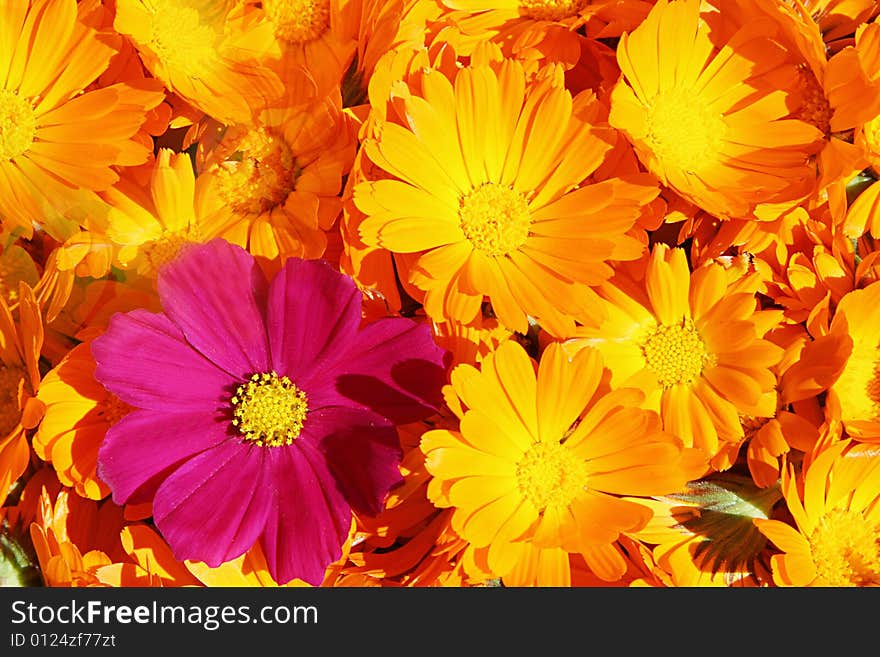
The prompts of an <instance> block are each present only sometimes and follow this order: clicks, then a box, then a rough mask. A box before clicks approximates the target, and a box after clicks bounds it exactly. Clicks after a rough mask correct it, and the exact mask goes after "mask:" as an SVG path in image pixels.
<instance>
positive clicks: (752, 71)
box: [609, 0, 824, 218]
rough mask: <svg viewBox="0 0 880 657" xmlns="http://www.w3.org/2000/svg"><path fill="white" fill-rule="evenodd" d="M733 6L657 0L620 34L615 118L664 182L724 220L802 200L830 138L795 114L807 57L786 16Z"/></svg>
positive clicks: (697, 0)
mask: <svg viewBox="0 0 880 657" xmlns="http://www.w3.org/2000/svg"><path fill="white" fill-rule="evenodd" d="M728 5H731V8H730V9H727V6H728ZM735 6H736V3H735V2H730V3H705V2H702V3H701V2H700V0H673V1H672V2H668V1H667V0H658V2H656V4H655V5H654V7H653V8H652V9H651V12H650V13H649V15H648V16H647V18H646V19H645V20H644V22H642V23H641V24H640V25H639V27H637V28H636V29H635V30H633V31H632V32H630V33H629V34H624V35H623V36H622V37H621V39H620V43H619V45H618V47H617V61H618V63H619V64H620V68H621V70H622V72H623V75H622V77H621V79H620V80H619V81H618V83H617V84H616V85H615V87H614V90H613V92H612V96H611V114H610V118H609V121H610V123H611V125H613V126H614V127H616V128H618V129H620V130H621V131H623V133H624V134H625V135H626V136H627V138H628V139H629V140H630V142H632V144H633V147H634V148H635V150H636V153H637V154H638V156H639V159H640V160H641V161H642V162H643V163H644V165H645V166H646V167H647V168H648V169H649V170H650V171H651V172H653V173H654V174H656V175H657V176H658V177H659V178H660V179H661V180H662V181H663V183H664V184H666V185H668V186H670V187H672V188H673V189H674V190H675V191H677V192H678V193H679V194H681V195H682V196H684V197H685V198H687V199H689V200H691V201H692V202H693V203H695V204H696V205H698V206H700V207H701V208H703V209H704V210H706V211H708V212H710V213H712V214H714V215H716V216H718V217H722V218H728V217H746V216H754V214H755V211H756V208H757V207H758V206H759V205H764V204H767V205H775V204H780V203H781V204H785V203H787V204H789V205H795V204H796V203H798V202H800V200H801V199H803V198H805V197H806V196H807V195H809V194H810V193H812V191H813V189H814V186H815V182H816V167H815V163H814V162H813V158H814V156H815V154H816V153H818V151H819V150H820V149H821V148H822V146H823V143H824V135H823V133H822V132H821V131H820V130H818V129H817V128H816V127H815V126H813V125H811V124H810V123H807V122H805V121H802V120H799V119H797V118H794V117H793V111H792V110H793V109H795V110H796V109H797V105H798V103H799V101H800V95H799V89H798V86H797V85H798V84H799V80H800V75H799V71H800V69H799V68H798V67H799V65H800V64H801V63H802V62H801V61H800V60H799V58H798V57H796V56H795V55H794V54H792V53H791V52H789V51H788V50H787V49H786V48H785V47H784V46H783V44H782V43H781V42H780V34H781V27H780V25H779V24H778V21H773V20H751V21H749V20H744V21H743V22H742V23H736V21H730V22H728V21H726V20H725V19H726V18H727V17H728V16H729V15H732V16H734V17H735V13H734V12H732V11H731V9H735ZM718 9H721V11H718ZM731 23H734V24H733V25H731Z"/></svg>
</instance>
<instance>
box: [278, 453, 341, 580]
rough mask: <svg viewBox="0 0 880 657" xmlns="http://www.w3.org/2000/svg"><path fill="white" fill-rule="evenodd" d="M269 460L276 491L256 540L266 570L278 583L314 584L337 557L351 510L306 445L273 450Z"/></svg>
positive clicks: (330, 475)
mask: <svg viewBox="0 0 880 657" xmlns="http://www.w3.org/2000/svg"><path fill="white" fill-rule="evenodd" d="M269 458H270V459H271V460H272V462H273V466H272V476H273V479H272V483H273V486H274V488H275V489H276V490H277V497H276V498H275V502H274V504H275V508H274V509H273V510H272V512H271V513H270V514H269V517H268V518H267V521H266V529H265V532H264V533H263V536H262V545H263V552H264V553H265V555H266V563H267V565H268V566H269V572H270V573H271V575H272V577H273V578H274V579H275V581H276V582H278V583H279V584H286V583H287V582H289V581H290V580H292V579H294V578H299V579H301V580H303V581H304V582H307V583H308V584H311V585H313V586H318V585H320V584H321V582H322V581H323V579H324V572H325V570H326V569H327V566H329V565H330V564H331V563H333V562H334V561H336V560H337V559H339V557H341V556H342V545H343V544H344V543H345V540H346V538H347V537H348V532H349V530H350V528H351V508H350V507H349V505H348V504H347V503H346V501H345V499H344V498H343V496H342V493H341V492H340V491H339V490H338V489H337V487H336V482H335V479H334V477H333V475H332V474H331V473H330V470H329V469H328V467H327V463H326V462H325V461H324V457H323V456H321V455H320V454H319V453H318V452H317V450H316V449H315V447H314V446H313V445H311V444H310V442H309V441H307V440H302V438H300V439H299V440H298V441H297V442H296V443H295V444H294V445H292V446H291V447H290V448H277V449H273V450H271V452H270V453H269Z"/></svg>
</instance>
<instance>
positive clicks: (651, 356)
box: [642, 320, 710, 388]
mask: <svg viewBox="0 0 880 657" xmlns="http://www.w3.org/2000/svg"><path fill="white" fill-rule="evenodd" d="M642 353H643V355H644V357H645V363H646V364H647V365H648V367H650V368H651V369H652V370H653V371H654V373H655V374H656V375H657V380H658V381H659V382H660V385H662V386H663V387H664V388H670V387H672V386H674V385H677V384H680V383H685V384H686V383H692V382H693V381H694V380H695V379H696V378H697V377H698V376H700V374H701V373H702V371H703V368H704V367H705V366H706V364H707V363H708V362H709V360H710V357H709V354H708V353H707V351H706V345H705V343H704V342H703V339H702V338H701V337H700V334H699V333H698V332H697V329H696V327H694V324H693V322H692V321H690V320H683V321H682V322H681V323H680V324H671V325H669V326H666V325H660V326H658V327H657V328H655V329H654V330H652V331H651V332H650V333H649V334H648V337H647V339H646V340H645V342H644V344H643V345H642Z"/></svg>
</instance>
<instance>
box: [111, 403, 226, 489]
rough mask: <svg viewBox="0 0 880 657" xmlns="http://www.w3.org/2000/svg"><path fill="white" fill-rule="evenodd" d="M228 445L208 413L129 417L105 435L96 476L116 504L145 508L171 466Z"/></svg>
mask: <svg viewBox="0 0 880 657" xmlns="http://www.w3.org/2000/svg"><path fill="white" fill-rule="evenodd" d="M225 440H228V436H227V434H226V426H225V425H224V424H223V423H220V422H217V421H216V420H215V419H214V418H213V417H212V413H211V411H210V410H206V411H204V412H201V413H198V412H193V411H185V412H179V413H168V412H165V413H157V412H155V411H142V410H136V411H132V412H131V413H129V414H128V415H126V416H125V417H123V418H122V419H121V420H119V421H118V422H117V423H116V424H114V425H113V426H112V427H110V429H108V430H107V434H106V435H105V436H104V441H103V442H102V443H101V447H100V449H99V451H98V476H99V477H100V478H101V479H102V480H103V481H105V482H106V483H107V485H108V486H109V487H110V490H111V491H112V492H113V501H114V502H115V503H116V504H125V503H139V502H149V501H150V500H151V499H152V498H153V495H154V493H155V492H156V489H157V488H158V487H159V484H161V483H162V481H163V480H164V479H165V477H167V476H168V475H169V474H170V473H171V472H172V471H173V470H174V468H175V467H176V466H178V465H180V463H182V462H183V461H185V460H186V459H188V458H191V457H193V456H194V455H196V454H198V453H199V452H202V451H204V450H206V449H210V448H212V447H214V446H216V445H219V444H220V443H222V442H223V441H225Z"/></svg>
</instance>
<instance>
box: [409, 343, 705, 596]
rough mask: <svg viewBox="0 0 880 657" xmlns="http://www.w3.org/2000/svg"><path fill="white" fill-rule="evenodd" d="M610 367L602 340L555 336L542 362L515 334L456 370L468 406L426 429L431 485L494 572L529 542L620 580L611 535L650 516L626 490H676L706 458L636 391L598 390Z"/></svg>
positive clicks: (514, 558)
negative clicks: (665, 426) (568, 346)
mask: <svg viewBox="0 0 880 657" xmlns="http://www.w3.org/2000/svg"><path fill="white" fill-rule="evenodd" d="M604 372H605V370H604V367H603V365H602V357H601V355H600V354H599V352H598V351H597V350H594V349H584V350H582V351H579V352H578V353H577V354H576V355H575V356H574V357H573V358H572V359H571V360H569V358H568V356H567V355H566V352H565V350H564V349H563V347H562V346H561V345H559V344H558V343H552V344H550V345H548V346H547V348H546V349H545V351H544V352H543V354H542V355H541V358H540V363H539V364H538V365H537V367H536V365H535V362H534V361H533V360H532V359H530V358H529V356H528V354H527V353H526V352H525V350H524V349H523V348H522V347H521V346H520V345H519V344H518V343H516V342H513V341H508V342H505V343H504V344H502V345H500V346H499V347H498V349H497V350H496V351H494V352H493V353H491V354H489V355H487V356H486V357H484V358H483V360H482V362H481V368H480V370H479V371H478V370H476V368H474V367H473V366H471V365H467V364H462V365H458V366H457V367H456V368H455V369H454V370H453V371H452V385H453V387H454V389H455V393H456V395H458V397H459V398H460V399H461V401H462V403H463V405H464V406H465V408H466V410H465V412H464V414H463V416H462V419H461V424H460V427H459V429H458V430H454V431H453V430H443V429H439V430H433V431H428V432H426V433H425V434H424V435H423V436H422V440H421V447H422V451H423V452H425V455H426V461H425V463H426V467H427V469H428V471H429V472H430V473H431V475H432V477H433V479H432V480H431V482H430V484H429V488H428V496H429V498H430V499H431V500H432V501H433V502H434V504H436V505H437V506H440V507H451V508H453V514H452V528H453V529H454V530H455V531H456V532H457V533H458V534H459V535H460V536H461V537H462V538H464V539H466V540H467V541H468V542H470V543H471V544H472V545H473V546H474V547H476V548H484V547H488V549H489V553H488V565H489V568H490V569H491V571H492V572H499V571H502V572H503V571H504V570H506V567H505V566H504V565H503V564H508V565H512V564H514V563H516V562H517V560H518V558H519V557H517V556H515V555H516V554H518V552H519V551H520V550H528V549H532V548H530V547H527V546H523V543H532V544H534V548H535V549H544V548H546V549H549V550H551V551H555V553H556V554H557V557H558V558H563V557H564V559H565V561H566V563H567V556H568V555H567V553H569V552H571V553H579V554H581V555H582V556H583V557H584V559H585V560H586V562H587V564H588V565H589V566H590V567H591V568H594V569H595V571H596V572H597V574H599V575H600V577H602V576H604V578H605V579H606V580H609V581H610V580H615V579H618V578H619V577H620V576H621V575H622V573H623V571H624V570H625V564H624V563H623V560H622V559H620V558H619V555H618V554H617V551H616V549H615V547H614V545H613V544H614V541H616V540H617V538H618V537H619V536H620V534H621V533H624V532H630V531H636V530H638V529H640V528H641V527H644V525H645V523H647V521H648V520H649V519H650V517H651V512H650V511H649V509H648V508H647V507H645V506H642V505H640V504H638V503H637V502H632V501H624V500H622V499H621V497H622V496H624V495H635V496H639V495H646V496H649V495H655V494H663V493H661V491H666V492H667V493H669V492H674V491H678V490H680V489H682V487H683V486H684V484H685V483H686V482H687V481H688V479H690V478H692V477H695V476H699V473H700V472H702V471H703V469H704V468H705V467H706V464H705V461H704V459H703V457H702V455H701V454H699V453H698V452H697V451H696V450H689V449H685V448H684V447H683V445H682V443H681V441H680V440H679V439H678V438H676V437H675V436H673V435H671V434H668V433H664V432H662V431H661V430H660V421H659V417H658V416H657V414H656V413H654V412H653V411H649V410H645V409H643V408H640V407H639V405H640V404H641V402H642V401H643V395H642V393H641V392H640V391H638V390H636V389H618V390H613V391H608V390H605V389H603V388H602V383H601V381H602V378H603V376H604ZM496 562H497V563H496Z"/></svg>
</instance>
